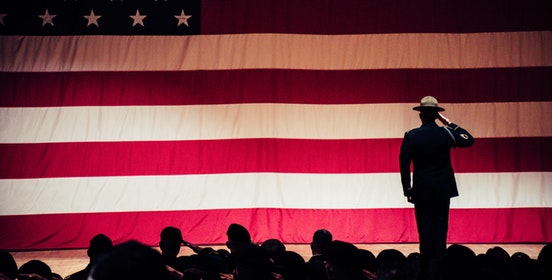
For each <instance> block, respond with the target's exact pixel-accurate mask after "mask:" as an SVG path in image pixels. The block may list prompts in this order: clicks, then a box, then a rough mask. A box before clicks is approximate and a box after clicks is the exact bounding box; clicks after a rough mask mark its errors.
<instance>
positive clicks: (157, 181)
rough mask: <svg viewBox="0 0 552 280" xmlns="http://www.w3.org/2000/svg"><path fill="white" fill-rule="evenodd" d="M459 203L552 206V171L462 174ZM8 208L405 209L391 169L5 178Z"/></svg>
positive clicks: (3, 200)
mask: <svg viewBox="0 0 552 280" xmlns="http://www.w3.org/2000/svg"><path fill="white" fill-rule="evenodd" d="M457 179H458V182H459V186H460V197H458V198H455V199H453V202H452V207H453V208H510V207H552V187H551V186H552V173H471V174H470V173H465V174H457ZM0 193H2V196H1V197H0V215H19V214H45V213H83V212H119V211H161V210H191V209H233V208H253V207H263V208H265V207H268V208H300V209H359V208H405V207H411V206H412V205H410V204H408V203H407V202H406V199H405V198H404V197H403V194H402V188H401V185H400V177H399V174H397V173H386V174H279V173H241V174H213V175H185V176H136V177H86V178H50V179H14V180H0Z"/></svg>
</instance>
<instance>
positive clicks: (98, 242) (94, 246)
mask: <svg viewBox="0 0 552 280" xmlns="http://www.w3.org/2000/svg"><path fill="white" fill-rule="evenodd" d="M111 247H113V242H111V239H110V238H109V237H107V236H106V235H104V234H101V233H100V234H98V235H96V236H94V237H93V238H92V239H90V246H89V247H88V250H87V251H86V252H87V254H88V256H89V257H90V260H95V259H96V258H97V257H98V255H99V254H100V253H102V252H105V251H106V250H108V249H110V248H111Z"/></svg>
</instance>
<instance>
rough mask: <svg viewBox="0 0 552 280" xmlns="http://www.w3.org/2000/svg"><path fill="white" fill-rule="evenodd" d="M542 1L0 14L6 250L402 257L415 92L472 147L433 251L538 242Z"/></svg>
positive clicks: (88, 8)
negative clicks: (151, 249) (234, 237)
mask: <svg viewBox="0 0 552 280" xmlns="http://www.w3.org/2000/svg"><path fill="white" fill-rule="evenodd" d="M547 2H548V1H545V0H514V1H507V2H504V1H499V0H491V1H483V2H481V1H475V0H464V1H457V0H453V1H438V0H421V1H420V0H417V1H414V0H409V1H396V0H391V1H357V0H340V1H337V0H319V1H310V0H293V1H292V0H283V1H282V0H281V1H254V0H233V1H224V0H203V1H199V0H186V1H176V0H166V1H154V0H137V1H111V0H101V1H81V0H77V1H63V0H51V1H38V0H25V1H15V0H7V1H2V2H1V3H0V88H1V91H0V225H2V231H0V248H2V249H9V250H31V249H32V250H36V249H51V248H55V249H60V248H85V247H87V246H88V242H89V240H90V238H92V237H93V236H94V235H96V234H97V233H103V234H106V235H108V236H110V237H111V238H112V239H113V240H114V241H115V242H116V243H117V242H122V241H125V240H128V239H135V240H139V241H141V242H144V243H146V244H149V245H156V244H157V242H158V238H159V233H160V232H161V230H162V229H163V227H165V226H169V225H170V226H175V227H178V228H180V229H182V231H183V235H184V238H185V239H186V240H188V241H189V242H192V243H197V244H222V243H224V242H225V241H226V240H225V234H224V233H225V231H226V228H227V226H228V225H229V224H231V223H240V224H242V225H244V226H245V227H246V228H248V229H249V230H250V231H251V234H252V238H253V240H254V241H256V242H261V241H264V240H266V239H268V238H278V239H280V240H281V241H283V242H285V243H309V242H310V241H311V238H312V234H313V233H314V231H315V230H317V229H319V228H326V229H328V230H330V231H331V232H332V233H333V235H334V236H335V237H336V238H337V239H340V240H346V241H349V242H353V243H399V242H417V241H418V237H417V232H416V225H415V219H414V212H413V209H412V205H410V204H408V203H407V201H406V199H405V198H404V197H403V195H402V188H401V183H400V175H399V166H398V153H399V148H400V143H401V140H402V136H403V134H404V132H405V131H407V130H409V129H411V128H414V127H417V126H419V125H420V123H419V119H418V116H417V115H416V112H415V111H412V107H414V106H416V104H417V103H418V102H419V100H420V99H421V98H422V97H423V96H426V95H432V96H435V97H436V98H437V99H438V100H439V102H440V105H441V106H442V107H444V108H445V109H446V112H445V113H446V115H447V117H449V118H450V119H451V120H453V121H454V122H455V123H457V124H459V125H461V126H463V127H465V128H466V129H468V130H469V131H470V132H471V133H472V134H473V135H474V137H475V138H476V141H475V144H474V146H473V147H471V148H469V149H454V150H453V151H452V160H453V166H454V169H455V171H456V174H457V175H456V176H457V182H458V185H459V191H460V196H459V197H457V198H454V199H453V200H452V204H451V213H450V226H449V238H448V239H449V242H461V243H509V242H516V243H541V242H542V243H544V242H551V241H552V223H551V222H550V221H552V161H551V160H550V158H552V148H551V145H550V143H551V140H552V122H550V121H549V120H552V94H551V93H552V19H551V18H550V16H549V13H548V11H549V9H547V7H548V3H547Z"/></svg>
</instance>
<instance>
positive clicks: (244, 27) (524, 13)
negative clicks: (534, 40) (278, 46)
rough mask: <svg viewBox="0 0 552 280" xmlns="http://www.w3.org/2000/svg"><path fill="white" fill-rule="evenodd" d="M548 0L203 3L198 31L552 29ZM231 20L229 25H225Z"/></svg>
mask: <svg viewBox="0 0 552 280" xmlns="http://www.w3.org/2000/svg"><path fill="white" fill-rule="evenodd" d="M548 11H550V6H549V1H547V0H514V1H502V0H494V1H493V0H486V1H477V0H462V1H458V0H453V1H441V0H408V1H404V0H386V1H358V0H345V1H344V0H317V1H311V0H293V1H258V0H234V1H202V7H201V16H202V19H201V32H202V34H228V33H303V34H362V33H408V32H420V33H432V32H443V33H465V32H487V31H517V30H551V29H552V21H551V20H550V15H549V13H548ZM229 23H231V24H229Z"/></svg>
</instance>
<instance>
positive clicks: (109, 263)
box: [88, 241, 168, 280]
mask: <svg viewBox="0 0 552 280" xmlns="http://www.w3.org/2000/svg"><path fill="white" fill-rule="evenodd" d="M88 279H90V280H119V279H133V280H151V279H159V280H165V279H168V272H167V269H166V268H165V264H164V263H163V261H162V260H161V254H159V252H158V251H156V250H154V249H152V248H150V247H148V246H146V245H144V244H141V243H139V242H137V241H128V242H125V243H122V244H120V245H116V246H113V248H112V249H111V250H109V251H107V252H106V253H104V254H102V255H100V256H99V258H98V260H97V262H96V263H95V264H94V265H93V266H92V269H91V271H90V275H89V278H88Z"/></svg>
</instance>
